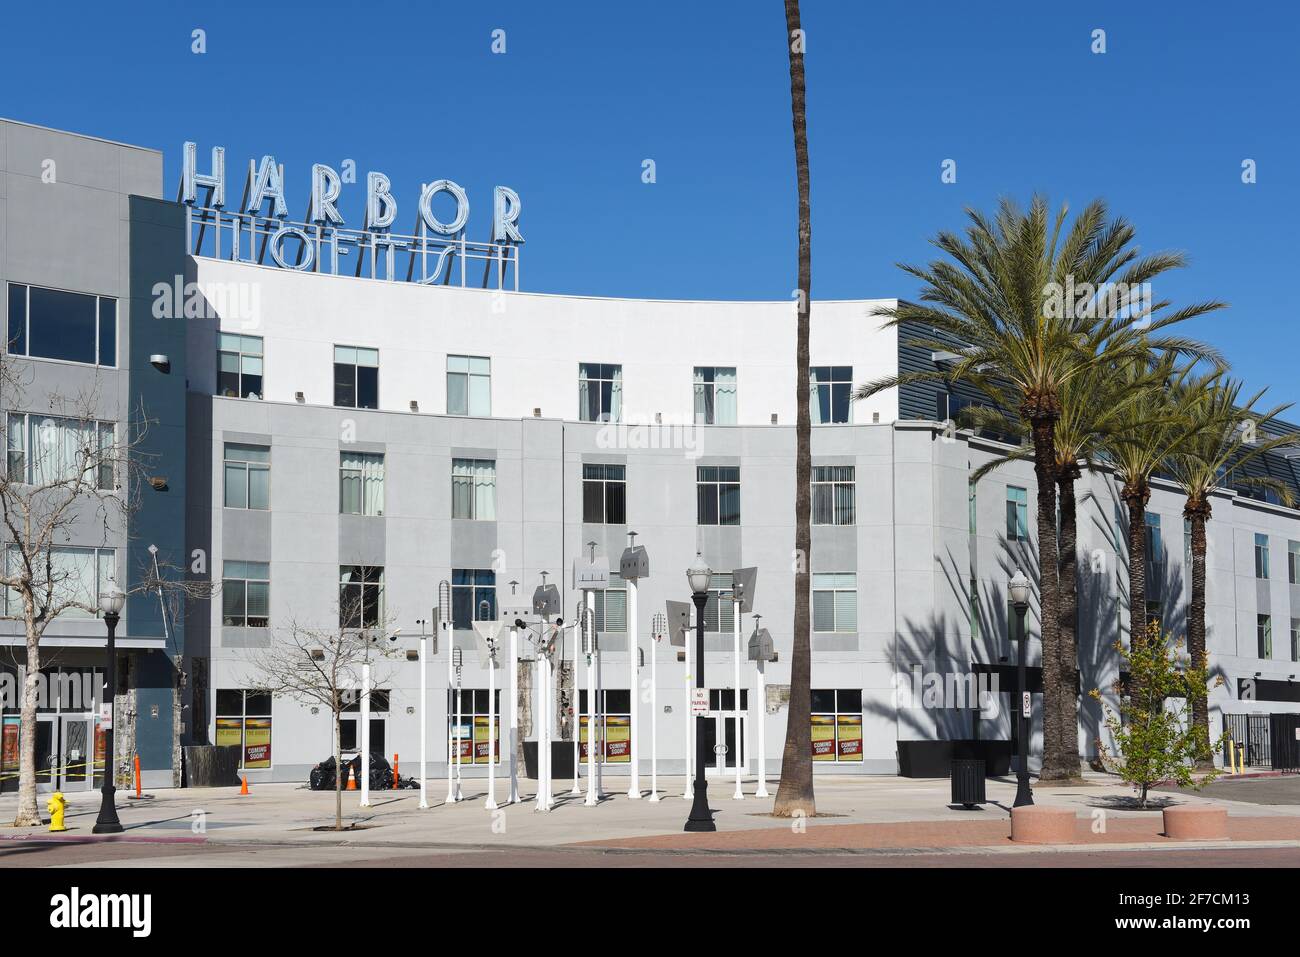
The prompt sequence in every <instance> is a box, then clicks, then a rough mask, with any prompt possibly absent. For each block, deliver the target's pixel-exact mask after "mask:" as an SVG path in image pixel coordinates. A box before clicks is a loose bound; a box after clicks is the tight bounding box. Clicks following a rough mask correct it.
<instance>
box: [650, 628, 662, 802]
mask: <svg viewBox="0 0 1300 957" xmlns="http://www.w3.org/2000/svg"><path fill="white" fill-rule="evenodd" d="M660 630H661V629H659V628H657V627H656V628H651V629H650V800H651V801H658V800H659V703H658V702H657V701H656V700H655V690H656V689H657V688H658V687H659V677H658V672H659V668H658V662H659V632H660Z"/></svg>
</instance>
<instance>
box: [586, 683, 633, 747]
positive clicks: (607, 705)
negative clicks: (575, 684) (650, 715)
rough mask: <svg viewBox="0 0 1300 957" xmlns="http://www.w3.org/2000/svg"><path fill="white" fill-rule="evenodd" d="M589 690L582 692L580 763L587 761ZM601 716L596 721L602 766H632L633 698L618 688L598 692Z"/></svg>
mask: <svg viewBox="0 0 1300 957" xmlns="http://www.w3.org/2000/svg"><path fill="white" fill-rule="evenodd" d="M589 700H590V699H588V697H587V689H586V688H581V689H579V691H578V712H579V714H580V715H581V717H580V718H579V719H578V760H579V761H580V762H581V761H586V760H587V741H588V739H589V736H588V733H587V732H588V728H590V726H591V725H590V723H589V721H588V718H589V716H590V714H591V711H590V709H589V708H588V702H589ZM596 701H597V702H598V703H599V704H600V715H599V717H598V718H597V719H596V728H597V744H596V757H597V758H598V759H599V760H600V762H601V763H602V764H628V763H630V762H631V760H632V695H631V693H630V692H628V691H625V690H619V689H617V688H602V689H601V690H599V691H597V692H596Z"/></svg>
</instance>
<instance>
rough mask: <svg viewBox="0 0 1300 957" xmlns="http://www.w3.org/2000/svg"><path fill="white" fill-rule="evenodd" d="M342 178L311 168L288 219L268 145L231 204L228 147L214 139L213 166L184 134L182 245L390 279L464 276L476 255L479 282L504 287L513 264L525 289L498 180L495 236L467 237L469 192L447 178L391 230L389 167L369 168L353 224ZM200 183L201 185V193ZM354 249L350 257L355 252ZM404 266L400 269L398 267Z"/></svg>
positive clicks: (463, 281)
mask: <svg viewBox="0 0 1300 957" xmlns="http://www.w3.org/2000/svg"><path fill="white" fill-rule="evenodd" d="M344 183H345V179H344V177H342V176H340V175H339V173H338V171H337V170H335V169H333V168H332V167H329V166H326V165H325V164H324V163H316V164H314V165H313V166H312V168H311V192H310V199H309V203H308V206H307V216H306V219H305V220H304V221H301V222H294V221H291V220H290V219H289V218H288V216H289V204H288V200H287V199H286V197H285V176H284V167H283V166H282V165H279V164H277V163H276V161H275V157H274V156H271V155H270V154H267V155H266V156H263V157H262V159H261V162H260V163H258V162H255V161H254V160H252V159H250V160H249V161H248V175H247V178H246V179H245V182H244V191H243V196H242V197H241V198H240V201H239V204H238V206H237V207H235V208H234V209H233V210H228V209H227V208H226V151H225V149H223V148H222V147H220V146H215V147H213V148H212V156H211V160H210V162H209V164H208V171H207V172H201V171H200V170H199V168H198V146H197V144H195V143H186V144H185V147H184V158H183V165H182V171H181V185H180V194H179V196H178V197H177V198H178V199H179V200H180V201H181V202H182V203H184V204H185V207H186V249H187V251H188V252H190V253H191V254H192V255H196V256H199V255H211V256H213V257H215V258H217V259H230V260H232V261H235V262H250V263H260V264H263V265H274V266H278V267H279V268H281V269H292V270H296V271H298V272H318V273H329V274H332V275H344V274H349V273H350V274H352V275H356V276H367V277H368V278H371V279H383V280H387V281H389V282H394V281H406V282H419V283H426V284H432V283H443V284H446V283H450V282H453V281H455V277H456V275H457V273H458V274H459V277H458V278H459V285H462V286H464V285H468V284H469V282H468V278H469V277H468V267H469V265H470V263H471V261H477V262H481V263H482V264H483V276H482V285H483V286H487V285H489V279H490V278H491V276H492V274H493V273H495V277H496V282H495V286H496V288H498V289H501V288H504V286H505V277H506V273H507V272H511V273H512V274H513V288H514V289H516V290H517V289H518V288H519V247H520V246H521V245H522V244H523V241H524V237H523V235H522V233H520V231H519V215H520V212H521V210H522V204H521V203H520V201H519V194H518V193H516V192H515V191H514V190H512V189H511V188H510V187H508V186H497V187H496V188H495V189H494V190H493V197H492V238H491V240H490V241H488V242H471V241H470V240H468V239H467V238H466V235H465V229H466V225H467V224H468V223H469V208H470V207H469V197H468V195H466V193H465V190H464V189H463V188H462V187H461V186H460V185H459V184H457V183H454V182H452V181H451V180H449V179H440V180H435V181H434V182H432V183H424V184H422V185H421V187H420V201H419V203H418V204H417V209H416V216H415V219H414V223H415V227H414V232H412V233H409V234H400V233H394V232H392V226H393V224H394V223H395V222H396V221H397V214H398V206H397V199H396V198H395V197H394V196H393V193H392V183H391V182H390V181H389V179H388V177H387V176H385V175H384V174H383V173H377V172H370V173H367V174H366V218H365V222H364V224H363V225H362V227H361V228H360V229H356V228H348V227H347V226H346V225H345V224H344V221H343V216H342V215H341V214H340V213H339V211H338V206H337V203H338V200H339V197H340V196H341V195H342V192H343V186H344ZM200 190H202V191H204V196H203V199H202V201H200V198H199V194H200ZM442 194H446V195H447V196H448V197H450V198H451V199H452V201H453V203H454V210H455V212H454V215H453V216H452V217H451V218H450V219H449V220H447V221H445V222H444V221H442V220H440V219H438V218H437V216H436V215H435V214H434V211H433V203H434V200H435V199H436V198H437V197H439V196H440V195H442ZM349 257H350V258H349ZM403 265H404V266H405V267H406V268H405V269H404V270H403V269H402V266H403Z"/></svg>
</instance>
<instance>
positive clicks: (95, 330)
mask: <svg viewBox="0 0 1300 957" xmlns="http://www.w3.org/2000/svg"><path fill="white" fill-rule="evenodd" d="M6 342H8V344H9V348H8V352H9V354H10V355H15V356H31V357H32V358H33V359H61V360H63V361H64V362H81V363H85V364H86V365H101V366H115V365H117V300H116V299H114V298H112V297H110V296H93V295H87V294H85V293H80V292H66V291H64V290H62V289H45V288H43V287H41V286H27V285H22V284H20V283H13V282H11V283H10V284H9V324H8V331H7V336H6Z"/></svg>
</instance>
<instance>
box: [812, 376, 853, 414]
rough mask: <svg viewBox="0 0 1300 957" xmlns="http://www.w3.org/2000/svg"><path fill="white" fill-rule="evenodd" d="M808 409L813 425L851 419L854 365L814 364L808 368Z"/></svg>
mask: <svg viewBox="0 0 1300 957" xmlns="http://www.w3.org/2000/svg"><path fill="white" fill-rule="evenodd" d="M808 380H809V388H810V390H811V394H810V396H809V403H808V409H809V414H810V417H811V419H812V424H813V425H830V424H833V423H844V422H848V421H849V395H850V394H851V393H852V392H853V367H852V366H813V367H812V368H811V369H809V370H808Z"/></svg>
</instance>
